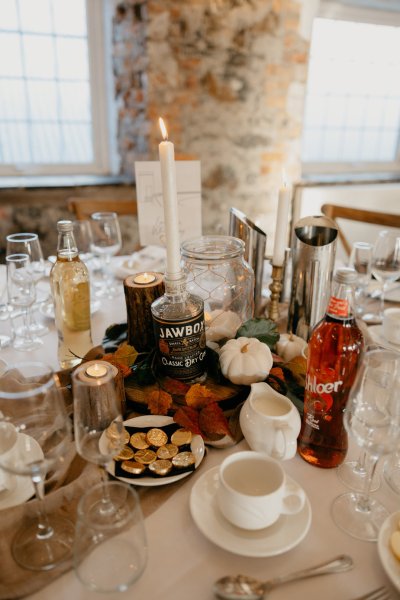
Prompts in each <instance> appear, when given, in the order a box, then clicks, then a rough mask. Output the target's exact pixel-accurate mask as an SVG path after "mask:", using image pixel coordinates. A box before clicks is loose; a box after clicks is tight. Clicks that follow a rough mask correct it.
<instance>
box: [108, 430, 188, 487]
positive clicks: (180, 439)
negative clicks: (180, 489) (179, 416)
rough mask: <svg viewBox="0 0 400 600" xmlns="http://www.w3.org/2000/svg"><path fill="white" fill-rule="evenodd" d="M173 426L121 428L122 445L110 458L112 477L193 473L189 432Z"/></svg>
mask: <svg viewBox="0 0 400 600" xmlns="http://www.w3.org/2000/svg"><path fill="white" fill-rule="evenodd" d="M177 427H178V426H177V425H176V424H174V425H173V426H172V427H171V426H166V427H164V428H158V427H152V428H144V429H143V430H138V428H136V427H135V428H130V427H127V428H125V430H124V436H125V446H124V447H123V448H122V450H121V452H120V453H119V454H118V455H117V456H115V457H114V461H115V463H116V464H115V475H117V476H123V477H126V476H128V477H140V476H143V475H146V476H152V477H165V476H167V475H176V474H177V473H182V472H183V471H187V470H193V469H194V468H195V456H194V454H193V452H192V451H191V447H190V443H191V441H192V432H191V431H189V430H188V429H182V428H177Z"/></svg>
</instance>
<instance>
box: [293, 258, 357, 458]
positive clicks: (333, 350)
mask: <svg viewBox="0 0 400 600" xmlns="http://www.w3.org/2000/svg"><path fill="white" fill-rule="evenodd" d="M356 280H357V274H356V272H355V271H353V269H339V270H338V271H337V272H336V274H335V276H334V281H333V284H332V294H331V298H330V301H329V305H328V308H327V311H326V314H325V317H324V318H323V319H322V320H321V321H320V322H319V323H318V324H317V325H316V326H315V328H314V330H313V332H312V334H311V338H310V341H309V344H308V360H307V375H306V387H305V394H304V413H303V419H302V426H301V431H300V435H299V438H298V452H299V454H300V456H301V457H302V458H304V460H306V461H307V462H309V463H311V464H313V465H315V466H317V467H324V468H331V467H337V466H338V465H340V464H341V463H342V462H343V460H344V458H345V456H346V452H347V433H346V430H345V429H344V426H343V411H344V408H345V406H346V402H347V398H348V396H349V392H350V388H351V386H352V385H353V382H354V378H355V375H356V372H357V367H358V363H359V360H360V355H361V353H362V350H363V345H364V339H363V334H362V332H361V330H360V329H359V327H358V325H357V323H356V320H355V318H354V315H353V309H352V296H353V286H354V283H355V282H356Z"/></svg>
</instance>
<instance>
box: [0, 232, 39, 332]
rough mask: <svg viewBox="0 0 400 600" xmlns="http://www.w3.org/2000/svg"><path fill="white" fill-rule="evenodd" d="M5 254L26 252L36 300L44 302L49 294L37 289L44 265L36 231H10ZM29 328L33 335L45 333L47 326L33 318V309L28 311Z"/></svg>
mask: <svg viewBox="0 0 400 600" xmlns="http://www.w3.org/2000/svg"><path fill="white" fill-rule="evenodd" d="M6 253H7V254H28V256H29V258H30V270H31V274H32V279H33V281H34V282H35V286H36V300H35V301H36V302H38V303H41V302H45V301H46V300H48V298H49V294H48V293H47V294H44V293H43V291H42V290H40V289H39V287H38V283H39V281H40V280H41V279H43V277H44V275H45V272H46V265H45V261H44V259H43V252H42V248H41V245H40V240H39V237H38V235H37V234H36V233H12V234H10V235H8V236H7V249H6ZM29 329H30V331H31V332H32V333H34V334H35V335H46V334H47V333H49V328H48V327H47V326H46V325H44V324H43V323H39V322H38V321H37V320H36V319H35V315H34V311H33V310H30V311H29Z"/></svg>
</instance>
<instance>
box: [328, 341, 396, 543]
mask: <svg viewBox="0 0 400 600" xmlns="http://www.w3.org/2000/svg"><path fill="white" fill-rule="evenodd" d="M399 386H400V354H398V353H396V352H390V351H388V350H382V349H379V350H371V351H370V352H367V353H366V354H365V356H364V359H363V361H362V363H361V366H360V368H359V371H358V373H357V377H356V380H355V382H354V385H353V387H352V388H351V391H350V395H349V399H348V402H347V406H346V409H345V412H344V425H345V428H346V430H347V431H348V433H349V434H350V435H352V436H353V437H354V438H355V441H356V442H357V444H358V445H359V446H360V447H361V448H363V449H364V450H365V451H366V452H367V454H368V460H367V461H366V467H367V468H368V474H367V476H366V478H365V488H364V491H363V492H348V493H346V494H342V495H341V496H339V497H338V498H336V499H335V500H334V502H333V504H332V517H333V520H334V521H335V523H336V525H338V527H340V528H341V529H343V531H345V532H347V533H348V534H350V535H352V536H353V537H355V538H358V539H361V540H365V541H375V540H376V539H377V538H378V532H379V529H380V527H381V525H382V523H383V522H384V520H385V519H386V517H387V516H388V511H387V510H386V508H385V507H384V506H383V505H382V504H381V503H380V502H379V501H378V500H376V499H373V498H371V496H370V491H371V481H372V477H373V474H374V472H375V468H376V464H377V462H378V459H379V458H380V457H381V456H384V455H388V454H390V453H392V452H393V451H394V450H395V449H396V448H397V446H398V443H399V436H400V403H399V401H398V391H399Z"/></svg>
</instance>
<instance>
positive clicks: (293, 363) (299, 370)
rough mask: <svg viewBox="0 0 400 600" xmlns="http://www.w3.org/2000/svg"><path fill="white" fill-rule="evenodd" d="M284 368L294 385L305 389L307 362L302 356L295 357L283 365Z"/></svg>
mask: <svg viewBox="0 0 400 600" xmlns="http://www.w3.org/2000/svg"><path fill="white" fill-rule="evenodd" d="M285 368H286V369H287V370H288V371H290V373H291V375H292V377H293V379H294V380H295V381H296V383H298V384H299V385H301V386H303V387H305V384H306V371H307V360H306V359H305V358H304V357H303V356H295V357H294V358H292V360H290V361H289V362H288V363H286V364H285Z"/></svg>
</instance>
